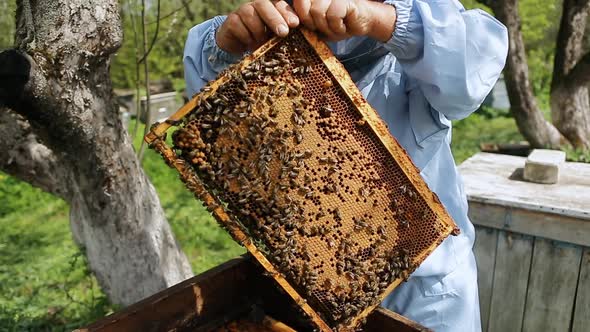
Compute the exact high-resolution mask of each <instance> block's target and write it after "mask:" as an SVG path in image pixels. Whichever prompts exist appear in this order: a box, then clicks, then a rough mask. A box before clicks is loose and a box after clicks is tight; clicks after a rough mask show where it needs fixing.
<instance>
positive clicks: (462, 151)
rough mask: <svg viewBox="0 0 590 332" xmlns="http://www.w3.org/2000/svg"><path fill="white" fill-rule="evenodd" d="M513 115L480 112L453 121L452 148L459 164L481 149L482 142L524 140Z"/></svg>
mask: <svg viewBox="0 0 590 332" xmlns="http://www.w3.org/2000/svg"><path fill="white" fill-rule="evenodd" d="M522 140H523V137H522V135H521V134H520V133H519V132H518V129H517V127H516V123H515V122H514V119H512V118H511V117H508V116H505V115H501V116H496V117H491V116H489V114H488V113H484V114H481V113H480V112H478V113H475V114H472V115H471V116H469V117H468V118H466V119H463V120H461V121H456V122H454V123H453V140H452V144H451V148H452V150H453V155H454V157H455V161H456V163H457V164H460V163H462V162H463V161H464V160H465V159H467V158H469V157H471V156H472V155H474V154H475V153H477V152H479V151H480V148H479V146H480V144H481V143H510V142H518V141H522Z"/></svg>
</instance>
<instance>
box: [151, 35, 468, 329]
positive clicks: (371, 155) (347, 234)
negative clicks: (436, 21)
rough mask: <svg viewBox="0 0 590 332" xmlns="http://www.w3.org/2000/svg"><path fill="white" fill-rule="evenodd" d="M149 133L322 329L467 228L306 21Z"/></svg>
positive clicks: (336, 325) (340, 324) (344, 324)
mask: <svg viewBox="0 0 590 332" xmlns="http://www.w3.org/2000/svg"><path fill="white" fill-rule="evenodd" d="M171 128H173V129H172V130H171ZM168 131H172V132H173V134H172V142H173V146H168V145H167V144H166V133H167V132H168ZM146 141H147V142H148V143H149V144H150V146H152V147H153V148H155V149H156V150H157V151H159V152H160V153H161V154H162V155H163V157H164V159H165V160H166V162H167V163H168V165H170V166H171V167H175V168H176V169H177V170H178V171H179V173H180V176H181V179H182V180H183V181H184V182H185V183H186V185H187V187H188V188H189V189H190V190H191V191H193V192H194V193H195V195H196V196H197V197H198V198H199V199H200V200H202V201H203V202H204V204H205V206H207V208H208V209H209V211H211V212H212V214H213V216H214V217H215V218H216V219H217V220H218V221H219V222H220V224H221V225H222V226H223V227H225V228H226V229H227V230H228V232H229V233H230V234H231V235H232V236H233V237H234V239H235V240H236V241H238V242H240V243H241V244H242V245H244V246H245V247H246V248H247V249H248V251H250V253H251V254H252V255H253V256H254V257H255V258H256V259H257V260H258V261H259V262H260V263H261V265H262V266H263V267H264V268H265V269H266V270H267V271H268V274H269V275H271V276H272V277H273V278H274V279H275V280H276V281H277V282H278V283H279V285H280V286H281V287H282V288H283V289H284V290H285V291H287V293H288V294H289V295H291V296H292V297H293V298H294V299H295V301H296V302H297V303H298V304H299V305H300V307H301V308H302V309H303V311H304V312H305V313H306V314H307V315H309V316H310V317H311V319H312V320H313V321H314V322H315V323H316V324H317V327H318V328H319V329H320V330H322V331H332V330H352V329H354V328H355V327H357V326H358V325H359V324H360V323H361V322H362V320H363V319H364V318H365V317H366V316H367V314H368V313H369V312H370V311H371V310H372V309H374V308H375V307H376V306H377V305H378V304H379V303H380V301H381V300H382V299H383V298H384V297H385V295H386V294H388V293H389V292H390V291H392V290H393V289H394V288H395V287H396V286H397V285H398V284H399V283H400V282H401V281H403V280H404V279H406V278H407V277H408V276H409V274H410V273H411V272H412V271H414V270H415V268H416V267H417V266H418V265H419V264H420V263H421V262H422V261H423V260H424V259H425V258H426V257H427V256H428V254H429V253H431V252H432V251H433V250H434V249H435V248H436V247H437V246H438V245H439V244H440V243H441V242H442V241H443V240H444V239H445V238H446V237H447V236H448V235H449V234H451V233H454V232H457V231H458V229H457V227H456V225H455V223H454V222H453V221H452V219H451V218H450V217H449V215H448V214H447V212H446V211H445V209H444V207H443V206H442V204H441V203H440V201H439V200H438V198H437V197H436V195H435V194H434V193H432V192H431V191H430V190H429V189H428V187H427V185H426V184H425V183H424V181H423V180H422V178H421V177H420V175H419V170H418V169H417V168H416V167H415V166H414V165H413V163H412V162H411V160H410V158H409V157H408V155H407V154H406V153H405V151H404V150H403V149H402V148H401V146H400V145H399V144H398V143H397V141H396V140H395V139H394V138H393V137H392V136H391V135H390V134H389V131H388V129H387V127H386V125H385V124H384V123H383V122H382V120H380V118H379V117H378V115H377V113H376V112H375V111H374V110H373V109H372V108H371V106H370V105H369V104H368V103H367V102H366V101H365V100H364V98H363V96H362V95H361V93H360V92H359V91H358V89H357V88H356V86H355V85H354V82H352V80H351V78H350V76H349V75H348V73H347V72H346V70H345V69H344V67H343V66H342V65H341V64H340V63H339V62H338V61H337V60H336V58H335V57H334V56H333V54H332V53H331V51H330V50H329V48H328V47H327V45H326V44H325V43H323V42H321V41H320V40H318V39H317V37H316V36H315V35H314V34H313V33H311V32H308V31H305V30H296V31H294V32H293V33H291V34H290V35H289V37H287V38H285V39H279V38H275V39H272V40H271V41H269V42H268V43H267V44H265V45H264V46H263V47H261V48H260V49H259V50H257V51H256V52H254V53H253V54H251V55H249V56H247V57H246V58H245V59H244V60H243V61H242V62H240V63H239V64H237V65H234V66H232V67H230V68H229V69H228V70H226V71H225V72H223V73H222V74H221V75H220V77H219V78H218V79H217V80H216V81H214V82H212V83H211V84H209V85H208V86H206V87H205V88H203V89H202V91H201V93H199V94H198V95H197V96H195V97H194V98H193V99H192V100H191V101H190V102H189V103H188V104H186V105H185V106H184V107H183V108H182V109H181V110H180V111H179V112H177V113H176V114H175V115H173V116H172V117H171V118H170V119H169V120H168V121H167V122H166V123H162V124H159V125H156V126H154V127H153V128H152V131H151V132H150V133H149V134H148V135H147V136H146Z"/></svg>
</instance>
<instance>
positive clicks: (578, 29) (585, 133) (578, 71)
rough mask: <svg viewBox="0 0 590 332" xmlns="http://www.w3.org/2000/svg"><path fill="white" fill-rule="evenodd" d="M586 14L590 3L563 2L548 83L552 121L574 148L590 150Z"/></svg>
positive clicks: (578, 0) (583, 1)
mask: <svg viewBox="0 0 590 332" xmlns="http://www.w3.org/2000/svg"><path fill="white" fill-rule="evenodd" d="M589 13H590V1H589V0H582V1H580V0H564V2H563V14H562V16H561V24H560V26H559V33H558V35H557V45H556V51H555V61H554V66H553V81H552V84H551V116H552V119H553V122H554V123H555V125H556V126H557V128H558V129H559V131H561V133H562V134H563V135H564V136H565V137H567V139H568V140H569V141H570V142H571V143H572V144H573V145H574V146H576V147H580V148H587V149H590V101H589V98H588V82H589V81H590V54H589V55H587V56H584V54H583V51H584V50H583V44H584V33H585V30H586V23H587V21H588V14H589Z"/></svg>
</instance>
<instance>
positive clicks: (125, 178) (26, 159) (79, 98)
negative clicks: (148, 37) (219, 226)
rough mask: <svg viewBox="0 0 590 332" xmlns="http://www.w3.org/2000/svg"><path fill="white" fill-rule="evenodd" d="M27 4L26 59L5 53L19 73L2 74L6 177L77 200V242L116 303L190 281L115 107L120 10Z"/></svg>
mask: <svg viewBox="0 0 590 332" xmlns="http://www.w3.org/2000/svg"><path fill="white" fill-rule="evenodd" d="M18 5H19V6H18V9H17V35H16V41H17V45H18V48H19V49H20V50H21V51H22V53H20V54H19V53H16V52H14V51H10V52H4V54H0V68H8V67H10V70H7V71H4V72H2V73H1V76H2V77H1V86H0V169H1V170H3V171H6V172H7V173H9V174H11V175H14V176H16V177H18V178H20V179H22V180H24V181H27V182H29V183H31V184H32V185H34V186H37V187H39V188H41V189H43V190H45V191H47V192H50V193H53V194H55V195H57V196H59V197H61V198H63V199H64V200H66V201H67V202H69V204H70V207H71V210H70V211H71V212H70V222H71V229H72V232H73V235H74V239H75V240H76V242H78V243H79V245H80V246H82V247H83V248H85V251H86V254H87V256H88V260H89V262H90V265H91V268H92V270H93V272H94V273H95V274H96V277H97V279H98V281H99V283H100V285H101V286H102V288H103V289H104V291H105V292H106V293H107V294H108V296H109V298H110V299H111V300H112V301H113V302H114V303H118V304H123V305H127V304H131V303H134V302H136V301H138V300H140V299H142V298H145V297H146V296H148V295H151V294H153V293H155V292H157V291H159V290H162V289H164V288H167V287H169V286H171V285H173V284H176V283H178V282H180V281H182V280H184V279H186V278H188V277H190V276H191V275H192V271H191V269H190V265H189V264H188V260H187V259H186V257H185V255H184V254H183V252H182V251H181V250H180V248H179V246H178V244H177V243H176V241H175V239H174V236H173V234H172V232H171V230H170V227H169V225H168V223H167V221H166V218H165V216H164V212H163V210H162V208H161V205H160V202H159V199H158V196H157V194H156V192H155V190H154V188H153V186H152V185H151V183H150V182H149V180H148V178H147V177H146V175H145V174H144V172H143V170H142V168H141V167H140V165H139V163H138V160H137V158H136V156H135V153H134V151H133V148H132V146H131V143H130V139H129V137H128V136H127V133H126V131H125V130H124V128H123V126H122V123H121V121H120V118H119V110H118V106H117V105H116V103H115V100H114V96H113V92H112V86H111V81H110V78H109V58H110V56H111V55H112V54H113V53H114V52H115V51H116V50H117V49H118V48H119V46H120V45H121V41H122V37H123V36H122V30H121V24H120V17H119V6H118V2H117V1H116V0H108V1H99V0H37V1H32V2H29V0H20V1H18ZM15 64H16V65H15ZM27 64H28V66H30V68H28V70H27ZM25 74H26V75H25ZM23 75H25V76H26V78H27V80H25V82H26V84H25V85H24V86H22V84H20V85H19V82H21V81H22V78H23ZM23 84H24V83H23ZM1 105H4V106H5V107H4V108H2V107H1ZM8 108H10V109H11V110H8Z"/></svg>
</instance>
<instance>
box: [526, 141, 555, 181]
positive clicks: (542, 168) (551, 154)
mask: <svg viewBox="0 0 590 332" xmlns="http://www.w3.org/2000/svg"><path fill="white" fill-rule="evenodd" d="M564 162H565V152H563V151H555V150H540V149H537V150H533V152H531V154H530V155H529V156H528V158H527V160H526V162H525V166H524V179H525V180H527V181H530V182H536V183H544V184H553V183H557V181H558V180H559V166H560V165H561V164H563V163H564Z"/></svg>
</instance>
